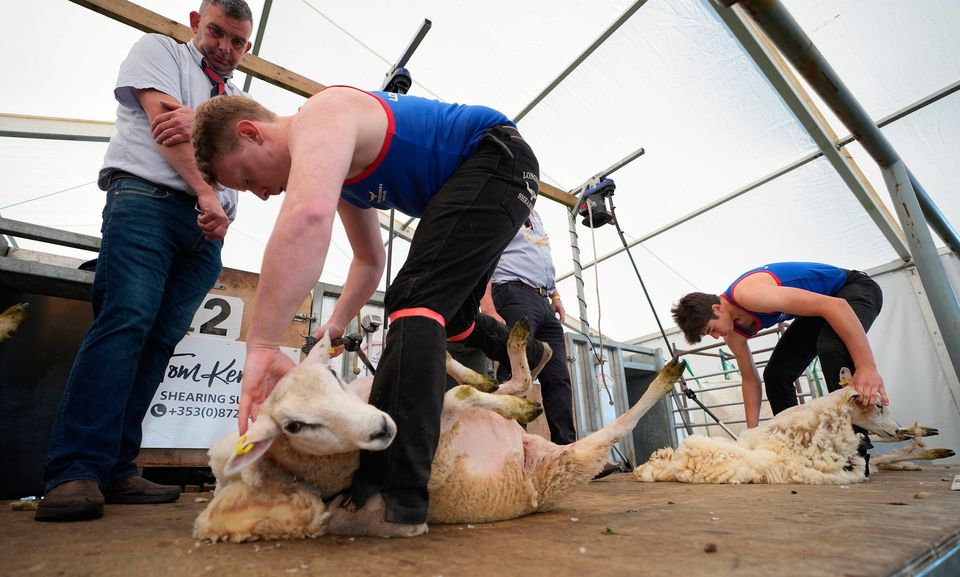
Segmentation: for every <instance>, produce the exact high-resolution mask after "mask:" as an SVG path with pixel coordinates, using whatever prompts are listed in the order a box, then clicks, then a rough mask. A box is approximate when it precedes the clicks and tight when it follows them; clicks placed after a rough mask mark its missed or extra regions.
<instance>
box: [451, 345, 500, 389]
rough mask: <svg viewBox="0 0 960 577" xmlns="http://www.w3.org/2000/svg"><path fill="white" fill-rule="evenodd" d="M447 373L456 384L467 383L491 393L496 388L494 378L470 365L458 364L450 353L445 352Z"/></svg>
mask: <svg viewBox="0 0 960 577" xmlns="http://www.w3.org/2000/svg"><path fill="white" fill-rule="evenodd" d="M447 374H448V375H450V376H451V377H453V380H455V381H457V384H458V385H468V386H471V387H473V388H475V389H477V390H478V391H483V392H484V393H492V392H494V391H496V390H497V380H496V379H494V378H493V377H488V376H486V375H481V374H480V373H478V372H477V371H475V370H473V369H471V368H470V367H467V366H464V365H462V364H460V363H459V362H457V360H456V359H454V358H453V357H452V356H451V355H450V353H447Z"/></svg>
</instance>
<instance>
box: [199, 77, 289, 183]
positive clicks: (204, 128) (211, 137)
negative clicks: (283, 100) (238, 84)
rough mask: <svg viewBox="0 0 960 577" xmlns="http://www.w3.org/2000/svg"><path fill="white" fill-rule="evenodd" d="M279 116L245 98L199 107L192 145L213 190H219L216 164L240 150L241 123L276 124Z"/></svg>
mask: <svg viewBox="0 0 960 577" xmlns="http://www.w3.org/2000/svg"><path fill="white" fill-rule="evenodd" d="M276 118H277V115H276V114H274V113H273V112H270V111H269V110H267V109H266V108H264V107H263V105H261V104H260V103H259V102H257V101H255V100H253V99H251V98H247V97H245V96H217V97H215V98H211V99H210V100H207V101H206V102H204V103H203V104H201V105H200V106H198V107H197V111H196V114H195V115H194V117H193V129H192V131H191V133H190V141H191V142H192V143H193V154H194V156H195V157H196V160H197V168H198V169H199V170H200V174H202V175H203V179H204V180H206V181H207V182H208V183H210V185H211V186H218V184H217V182H218V180H217V175H216V173H215V172H214V170H213V161H214V160H215V159H217V158H218V157H220V156H223V155H225V154H229V153H231V152H233V151H235V150H236V149H237V148H239V146H240V139H239V138H238V137H237V134H236V131H235V130H234V128H235V127H236V126H237V123H238V122H240V121H241V120H252V121H268V122H269V121H273V120H276Z"/></svg>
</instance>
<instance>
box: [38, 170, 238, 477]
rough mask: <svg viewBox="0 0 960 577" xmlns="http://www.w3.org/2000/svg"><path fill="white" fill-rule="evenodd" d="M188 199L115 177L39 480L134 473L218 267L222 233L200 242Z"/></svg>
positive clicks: (147, 182) (161, 189)
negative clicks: (156, 401) (170, 372)
mask: <svg viewBox="0 0 960 577" xmlns="http://www.w3.org/2000/svg"><path fill="white" fill-rule="evenodd" d="M194 203H195V199H193V197H190V196H189V195H186V194H184V193H179V192H174V191H171V190H168V189H165V188H162V187H158V186H156V185H154V184H152V183H150V182H149V181H145V180H142V179H139V178H133V177H121V178H115V179H114V180H113V181H111V183H110V185H109V187H108V190H107V202H106V207H105V208H104V209H103V225H102V228H101V233H102V236H103V239H102V241H101V244H100V255H99V258H98V259H97V271H96V276H95V277H94V281H93V290H92V293H91V297H92V301H93V324H92V325H91V326H90V328H89V329H88V330H87V333H86V335H85V336H84V338H83V342H82V343H81V345H80V350H79V352H78V353H77V357H76V359H75V360H74V363H73V368H72V369H71V371H70V376H69V378H68V379H67V384H66V388H65V389H64V392H63V399H62V400H61V402H60V411H59V413H58V415H57V420H56V422H55V423H54V426H53V432H52V434H51V437H50V447H49V449H48V451H47V464H46V469H45V471H44V489H45V490H46V491H50V490H51V489H53V488H54V487H56V486H57V485H60V484H62V483H65V482H67V481H74V480H79V479H86V480H91V481H96V482H97V483H99V484H100V486H101V487H106V486H109V485H111V484H114V483H117V482H119V481H122V480H124V479H126V478H128V477H130V476H132V475H135V474H136V472H137V469H136V465H134V464H133V460H134V459H135V458H136V456H137V453H138V452H139V451H140V440H141V437H142V430H141V421H142V420H143V417H144V415H145V414H146V412H147V409H148V407H149V404H150V401H151V400H152V399H153V395H154V393H156V390H157V387H158V386H159V384H160V381H161V380H163V373H164V369H165V368H166V365H167V363H168V361H169V360H170V356H171V355H172V354H173V350H174V348H175V347H176V345H177V343H178V342H180V339H182V338H183V336H184V335H185V334H186V332H187V329H188V328H189V326H190V321H191V320H192V318H193V314H194V313H195V312H196V310H197V307H199V306H200V302H201V301H202V300H203V297H204V295H206V293H207V291H209V290H210V288H211V287H212V286H213V284H214V282H216V280H217V277H218V276H219V274H220V250H221V248H222V246H223V241H214V242H210V241H206V240H204V238H203V234H202V232H201V231H200V228H199V226H198V225H197V212H196V210H195V209H194Z"/></svg>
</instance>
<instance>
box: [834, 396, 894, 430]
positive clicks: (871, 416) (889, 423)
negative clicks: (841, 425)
mask: <svg viewBox="0 0 960 577" xmlns="http://www.w3.org/2000/svg"><path fill="white" fill-rule="evenodd" d="M843 395H844V397H845V398H846V402H847V403H849V404H850V407H851V419H850V420H851V422H852V423H853V424H854V425H856V426H858V427H862V428H864V429H866V430H867V431H869V432H870V433H873V434H875V435H879V436H881V437H892V436H893V435H896V434H897V429H898V428H899V425H898V424H897V421H896V419H894V418H893V414H892V413H891V412H890V409H889V408H888V407H884V406H883V400H881V399H880V394H879V393H878V394H877V395H876V397H875V398H874V402H873V403H871V404H869V405H867V406H866V407H864V406H863V405H861V404H860V399H861V396H860V393H858V392H857V391H856V390H854V389H853V387H845V388H844V389H843Z"/></svg>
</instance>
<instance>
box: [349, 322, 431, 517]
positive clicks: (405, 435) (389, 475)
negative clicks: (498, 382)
mask: <svg viewBox="0 0 960 577" xmlns="http://www.w3.org/2000/svg"><path fill="white" fill-rule="evenodd" d="M445 375H446V332H445V331H444V328H443V327H442V326H441V325H440V324H439V323H437V322H436V321H434V320H432V319H429V318H426V317H405V318H401V319H397V320H396V321H394V322H392V323H391V324H390V330H388V331H387V340H386V344H385V346H384V348H383V356H382V357H381V358H380V363H379V364H378V366H377V373H376V375H375V376H374V379H373V388H372V390H371V391H370V404H371V405H373V406H375V407H377V408H378V409H380V410H382V411H385V412H386V413H387V414H389V415H390V416H391V417H392V418H393V420H394V421H395V422H396V424H397V436H396V438H394V440H393V443H392V444H391V445H390V446H389V447H387V448H386V449H384V450H383V451H376V452H367V451H361V453H360V465H359V468H358V469H357V472H356V473H355V474H354V477H353V486H352V491H351V498H352V501H353V503H355V504H356V506H357V507H362V506H363V505H364V504H365V503H366V502H367V499H369V498H370V497H372V496H373V495H374V494H376V493H381V494H382V495H383V498H384V501H385V502H386V520H387V521H389V522H391V523H404V524H418V523H424V522H426V516H427V504H428V501H429V496H428V493H427V484H428V482H429V481H430V469H431V466H432V464H433V454H434V453H435V452H436V450H437V443H438V442H439V439H440V413H441V411H442V409H443V395H444V393H445V392H446V379H445Z"/></svg>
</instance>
